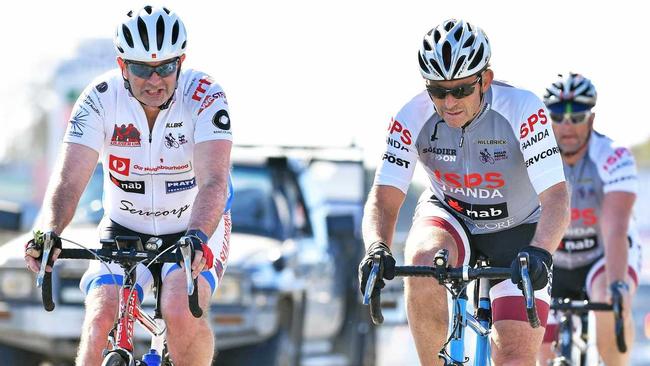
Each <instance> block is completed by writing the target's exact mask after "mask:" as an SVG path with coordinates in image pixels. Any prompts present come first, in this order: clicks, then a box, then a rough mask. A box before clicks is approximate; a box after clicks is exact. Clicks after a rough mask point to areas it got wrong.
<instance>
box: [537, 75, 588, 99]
mask: <svg viewBox="0 0 650 366" xmlns="http://www.w3.org/2000/svg"><path fill="white" fill-rule="evenodd" d="M558 76H559V80H557V81H556V82H554V83H553V85H551V86H550V87H548V88H546V94H545V95H544V104H546V106H550V105H553V104H556V103H562V102H574V103H580V104H584V105H587V106H591V107H593V106H595V105H596V97H597V95H596V88H595V87H594V84H592V83H591V80H589V79H587V78H586V77H584V76H582V75H580V74H575V73H572V72H571V73H569V76H567V77H564V76H563V75H562V74H558Z"/></svg>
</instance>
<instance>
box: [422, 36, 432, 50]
mask: <svg viewBox="0 0 650 366" xmlns="http://www.w3.org/2000/svg"><path fill="white" fill-rule="evenodd" d="M422 46H423V47H424V50H425V51H431V45H430V44H429V42H427V40H426V38H425V39H424V41H423V42H422Z"/></svg>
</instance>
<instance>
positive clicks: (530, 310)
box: [364, 249, 540, 328]
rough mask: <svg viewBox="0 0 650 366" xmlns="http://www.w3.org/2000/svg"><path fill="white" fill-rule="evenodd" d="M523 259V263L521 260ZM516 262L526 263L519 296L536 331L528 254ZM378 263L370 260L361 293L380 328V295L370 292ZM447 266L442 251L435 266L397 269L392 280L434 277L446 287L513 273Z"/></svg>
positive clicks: (535, 314) (536, 318)
mask: <svg viewBox="0 0 650 366" xmlns="http://www.w3.org/2000/svg"><path fill="white" fill-rule="evenodd" d="M443 251H444V252H443ZM524 257H525V259H522V258H524ZM518 258H519V260H520V264H521V263H522V262H521V261H522V260H523V261H524V262H525V266H523V265H522V266H521V277H522V279H524V281H523V282H524V290H523V291H522V292H523V294H524V298H525V300H526V313H527V315H528V322H529V323H530V325H531V326H532V327H533V328H537V327H539V325H540V321H539V317H538V315H537V308H536V306H535V294H534V291H533V288H532V281H531V280H530V276H529V274H528V254H527V253H521V254H520V256H519V257H518ZM379 260H380V258H379V256H375V258H373V266H372V269H371V271H370V275H369V276H368V282H367V284H366V288H365V292H364V304H365V305H368V301H369V302H370V317H371V318H372V322H373V323H374V324H375V325H379V324H381V323H383V321H384V317H383V314H382V313H381V301H380V299H381V298H380V291H379V290H377V291H373V289H374V285H375V281H376V279H377V276H378V275H380V273H379V269H380V266H379ZM446 265H447V252H446V251H445V250H444V249H443V250H440V251H438V253H436V256H435V258H434V266H396V267H395V276H400V277H434V278H436V279H437V280H438V282H439V283H440V284H445V283H452V282H459V281H462V282H469V281H473V280H476V279H479V278H487V279H509V278H510V277H511V273H512V270H511V269H510V268H507V267H479V268H472V267H469V266H463V267H459V268H451V267H446ZM371 280H372V281H371Z"/></svg>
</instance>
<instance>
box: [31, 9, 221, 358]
mask: <svg viewBox="0 0 650 366" xmlns="http://www.w3.org/2000/svg"><path fill="white" fill-rule="evenodd" d="M114 41H115V42H114V43H115V49H116V51H117V64H118V66H119V68H116V69H114V70H113V71H110V72H108V73H106V74H104V75H101V76H99V77H98V78H97V79H95V80H94V81H93V82H92V83H91V84H90V85H88V87H87V88H86V89H85V91H84V92H83V93H82V94H81V96H80V97H79V99H78V100H77V103H76V105H75V107H74V109H73V111H72V116H79V115H84V116H85V117H83V119H82V118H79V117H73V118H72V120H71V121H70V124H69V127H68V131H67V132H66V135H65V138H64V144H63V146H62V149H61V154H60V156H59V160H58V163H57V165H56V167H55V168H54V171H53V174H52V178H51V180H50V184H49V187H48V190H47V194H46V196H45V200H44V203H43V210H42V215H41V218H40V220H39V224H37V225H38V226H37V227H36V229H40V230H41V231H43V232H49V233H51V234H52V237H53V238H54V242H55V245H56V246H57V247H59V248H60V246H61V240H60V238H59V237H58V235H60V234H61V232H62V231H63V229H64V228H65V227H66V226H67V225H68V224H69V222H70V220H71V219H72V217H73V214H74V212H75V207H76V206H77V203H78V201H79V198H80V196H81V194H82V192H83V191H84V188H85V187H86V185H87V183H88V180H89V178H90V176H91V174H92V173H93V171H94V169H95V166H96V165H97V161H98V159H99V158H101V162H102V166H103V170H104V171H103V173H104V179H105V180H104V197H103V206H104V210H105V217H104V219H103V220H102V222H101V223H100V226H99V231H100V238H101V239H112V238H114V237H115V236H116V235H138V236H140V237H141V238H142V239H143V242H144V241H146V240H148V238H149V237H151V236H157V237H160V238H162V239H163V240H164V242H165V244H166V245H171V244H173V243H175V242H176V241H178V240H185V238H186V237H187V238H189V239H190V240H191V241H192V243H193V245H194V248H195V249H196V252H195V253H196V256H195V258H194V261H193V263H192V273H193V275H194V277H195V278H198V281H199V282H198V291H199V299H200V306H201V307H202V308H203V309H207V308H208V304H209V301H210V299H211V297H212V296H211V295H212V293H214V291H215V290H216V288H217V287H218V285H219V281H220V280H221V277H222V276H223V272H224V270H225V268H226V263H227V258H228V246H229V243H228V240H229V236H230V227H231V223H230V213H229V207H230V199H231V196H232V194H231V192H232V190H231V185H230V179H229V166H230V151H231V146H232V136H231V130H230V119H229V115H228V105H227V102H226V97H225V94H224V93H223V90H222V89H221V87H220V86H219V85H218V84H217V83H215V82H214V80H212V79H211V78H210V77H209V76H208V75H206V74H204V73H202V72H200V71H196V70H190V69H187V70H182V71H181V66H182V65H183V62H184V60H185V50H186V46H187V36H186V31H185V26H184V25H183V22H182V21H181V19H180V18H179V17H178V15H176V13H174V12H172V11H171V10H169V9H167V8H164V7H153V6H144V7H143V8H141V9H139V10H135V11H130V12H128V13H127V15H126V17H125V18H124V19H123V21H122V22H120V23H119V24H118V26H117V32H116V35H115V40H114ZM82 111H85V112H86V113H79V112H82ZM73 127H76V129H75V128H73ZM168 133H174V134H176V135H179V134H182V135H184V136H185V139H184V141H185V143H184V144H183V148H182V149H180V148H170V147H169V146H165V136H167V134H168ZM36 242H37V241H34V240H32V241H30V242H29V243H28V245H27V246H26V254H25V261H26V262H27V265H28V267H29V268H30V269H31V270H32V271H38V269H39V261H38V260H37V259H38V258H39V257H40V255H41V250H40V249H41V248H39V246H38V245H37V244H36ZM57 253H58V251H57ZM55 257H56V254H55ZM48 267H50V266H48ZM179 268H180V267H179V265H177V264H168V265H165V266H163V269H162V278H163V284H164V286H163V289H162V293H161V299H162V313H163V317H164V319H165V322H166V324H167V342H168V347H169V352H170V355H171V358H172V359H173V360H174V364H175V365H179V366H180V365H208V364H211V362H212V359H213V355H214V348H215V344H214V335H213V332H212V330H211V329H210V323H209V318H208V315H207V314H208V313H207V311H206V312H205V313H204V314H205V315H204V316H203V317H202V318H200V319H196V318H194V317H193V316H192V315H191V313H190V311H189V309H188V305H187V295H186V294H187V289H186V283H185V275H184V273H183V271H182V270H178V269H179ZM48 270H51V268H48ZM111 270H112V272H113V273H117V274H120V273H122V272H121V269H120V267H119V266H118V265H112V268H111ZM137 278H138V283H137V285H136V288H137V290H138V298H139V300H140V301H141V300H142V297H143V294H144V290H146V289H148V288H149V284H150V283H151V281H152V278H151V274H150V273H149V272H148V271H147V270H146V269H145V268H144V267H142V266H141V268H140V269H139V270H138V273H137ZM118 281H119V283H118V284H115V283H114V282H113V278H112V276H111V274H110V272H109V271H108V270H107V269H106V268H105V267H104V266H102V265H101V264H100V263H99V262H96V261H93V262H92V264H91V265H90V267H89V268H88V270H87V272H86V273H85V274H84V276H83V278H82V280H81V283H80V287H81V290H82V291H83V292H84V293H86V301H85V305H86V318H85V320H84V327H83V331H82V335H81V342H80V346H79V352H78V356H77V361H76V362H77V365H83V366H87V365H99V364H100V363H101V357H102V350H103V349H104V347H105V345H106V337H107V334H108V333H109V330H110V329H111V327H112V326H113V322H114V320H115V317H116V313H117V310H118V309H117V308H118V293H117V288H118V285H120V284H121V281H122V276H121V275H120V276H118ZM179 295H182V296H179Z"/></svg>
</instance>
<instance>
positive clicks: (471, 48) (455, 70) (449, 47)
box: [418, 19, 491, 80]
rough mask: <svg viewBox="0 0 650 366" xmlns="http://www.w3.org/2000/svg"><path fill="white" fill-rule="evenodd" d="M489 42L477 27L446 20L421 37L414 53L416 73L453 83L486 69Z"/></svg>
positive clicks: (431, 78)
mask: <svg viewBox="0 0 650 366" xmlns="http://www.w3.org/2000/svg"><path fill="white" fill-rule="evenodd" d="M490 54H491V53H490V43H489V42H488V38H487V36H486V35H485V33H484V32H483V30H482V29H481V28H478V27H475V26H474V25H472V24H470V23H467V22H465V21H463V20H456V19H448V20H446V21H444V22H442V24H440V25H438V26H437V27H435V28H433V29H431V30H430V31H429V33H427V34H426V35H425V36H424V41H423V43H422V48H421V49H420V52H419V53H418V59H419V61H420V72H421V73H422V76H423V77H424V78H425V79H429V80H455V79H462V78H466V77H468V76H472V75H474V74H477V73H478V72H480V71H482V70H484V69H485V68H486V67H487V66H488V62H489V61H490Z"/></svg>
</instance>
